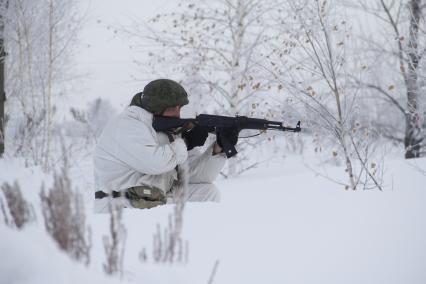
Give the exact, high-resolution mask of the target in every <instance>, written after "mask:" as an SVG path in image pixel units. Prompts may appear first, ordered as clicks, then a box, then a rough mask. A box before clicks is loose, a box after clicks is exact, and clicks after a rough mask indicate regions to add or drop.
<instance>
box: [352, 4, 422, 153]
mask: <svg viewBox="0 0 426 284" xmlns="http://www.w3.org/2000/svg"><path fill="white" fill-rule="evenodd" d="M425 5H426V3H425V2H424V1H422V0H405V1H388V0H380V1H374V2H360V3H357V4H353V6H355V7H357V8H359V9H362V10H364V11H365V12H367V13H369V14H370V15H373V16H374V17H375V18H376V23H377V25H378V26H379V27H380V31H378V30H374V29H373V31H369V32H366V35H363V36H364V39H365V44H364V48H365V50H367V52H366V56H365V58H364V60H365V62H366V65H368V66H369V69H370V70H371V73H375V74H377V75H376V76H370V77H367V78H364V80H359V81H358V82H357V83H359V84H361V85H362V86H363V87H365V89H367V90H369V91H370V92H373V93H374V94H375V95H376V97H381V98H382V99H384V100H385V101H386V104H385V106H384V108H382V110H383V113H384V114H385V115H383V116H382V117H381V118H380V117H379V118H377V121H378V123H377V126H378V128H380V129H381V131H382V134H383V135H384V136H385V137H386V138H389V139H391V140H393V141H397V142H398V143H401V144H403V145H404V149H405V158H407V159H410V158H417V157H420V156H422V155H424V154H425V148H424V146H425V139H426V131H425V129H426V115H425V111H426V108H425V105H426V97H425V96H424V95H423V93H424V91H425V85H426V84H425V83H426V81H425V76H424V71H425V66H426V65H425V62H424V60H423V58H424V53H425V51H426V29H425V27H426V26H425V15H424V9H425ZM389 110H391V112H389ZM389 114H393V116H394V117H395V118H397V119H398V120H399V121H400V122H402V123H398V121H395V120H394V119H392V118H391V117H390V115H389ZM389 122H391V124H390V123H389Z"/></svg>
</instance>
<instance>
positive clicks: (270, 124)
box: [152, 114, 301, 158]
mask: <svg viewBox="0 0 426 284" xmlns="http://www.w3.org/2000/svg"><path fill="white" fill-rule="evenodd" d="M152 126H153V128H154V129H155V131H157V132H158V131H160V132H165V131H169V130H172V129H177V128H182V127H183V128H187V129H191V128H193V127H195V126H198V127H203V128H205V129H206V130H207V131H208V132H210V133H216V130H218V129H226V128H228V129H229V128H230V129H233V130H236V131H237V132H238V133H239V132H240V131H241V130H243V129H254V130H280V131H290V132H300V131H301V128H300V121H299V122H297V124H296V127H294V128H292V127H286V126H283V124H282V122H278V121H269V120H266V119H259V118H250V117H246V116H236V117H230V116H221V115H210V114H199V115H197V117H196V118H175V117H165V116H157V115H156V116H154V120H153V123H152ZM221 142H222V146H223V149H224V152H225V154H226V156H227V157H228V158H230V157H232V156H234V155H235V154H237V150H236V149H235V146H234V145H232V143H231V142H230V141H228V140H227V139H226V138H222V140H221Z"/></svg>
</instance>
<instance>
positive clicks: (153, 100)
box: [130, 79, 189, 114]
mask: <svg viewBox="0 0 426 284" xmlns="http://www.w3.org/2000/svg"><path fill="white" fill-rule="evenodd" d="M188 102H189V101H188V94H187V93H186V91H185V89H184V88H183V87H182V86H181V85H180V84H179V83H177V82H175V81H173V80H169V79H158V80H154V81H151V82H149V83H148V85H146V86H145V88H144V89H143V92H142V93H138V94H136V95H135V96H134V97H133V99H132V102H131V103H130V105H137V106H140V107H142V108H144V109H145V110H147V111H149V112H151V113H154V114H161V113H163V111H164V110H165V109H166V108H169V107H175V106H183V105H186V104H188Z"/></svg>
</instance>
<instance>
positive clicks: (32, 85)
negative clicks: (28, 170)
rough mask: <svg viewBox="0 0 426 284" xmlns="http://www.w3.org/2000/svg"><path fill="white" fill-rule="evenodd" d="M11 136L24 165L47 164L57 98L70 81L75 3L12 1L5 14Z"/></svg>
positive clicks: (61, 0)
mask: <svg viewBox="0 0 426 284" xmlns="http://www.w3.org/2000/svg"><path fill="white" fill-rule="evenodd" d="M7 15H8V17H7V29H6V36H7V38H8V39H9V40H8V42H7V43H8V44H7V51H8V53H9V56H8V58H7V61H6V66H7V71H8V72H7V79H8V81H7V82H8V85H7V89H8V94H9V99H10V100H8V106H9V114H10V117H11V123H10V128H8V129H9V131H10V134H11V139H13V140H14V149H13V150H14V151H15V154H17V155H22V156H24V157H25V158H26V159H27V162H28V163H34V164H41V165H42V166H43V168H44V169H45V170H48V169H49V168H50V161H51V158H52V155H53V153H52V135H53V128H54V127H53V125H54V124H53V121H54V117H55V101H54V100H55V97H58V96H59V95H61V94H63V93H64V92H65V90H66V89H65V88H66V82H67V81H69V80H70V79H71V74H72V69H73V68H72V61H71V58H72V56H73V52H74V50H75V43H76V37H77V32H78V30H79V28H80V26H81V19H82V18H81V16H80V15H79V11H78V10H77V2H76V1H74V0H73V1H65V0H37V1H24V0H16V1H12V2H11V3H10V6H9V9H8V13H7Z"/></svg>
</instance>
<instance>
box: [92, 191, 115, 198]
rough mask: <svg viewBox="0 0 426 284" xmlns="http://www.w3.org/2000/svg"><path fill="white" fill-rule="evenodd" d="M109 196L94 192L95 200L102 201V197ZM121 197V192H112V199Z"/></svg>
mask: <svg viewBox="0 0 426 284" xmlns="http://www.w3.org/2000/svg"><path fill="white" fill-rule="evenodd" d="M108 195H109V194H107V193H105V192H103V191H101V190H99V191H96V192H95V199H102V198H104V197H107V196H108ZM120 196H121V192H120V191H115V190H113V191H112V198H117V197H120Z"/></svg>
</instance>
